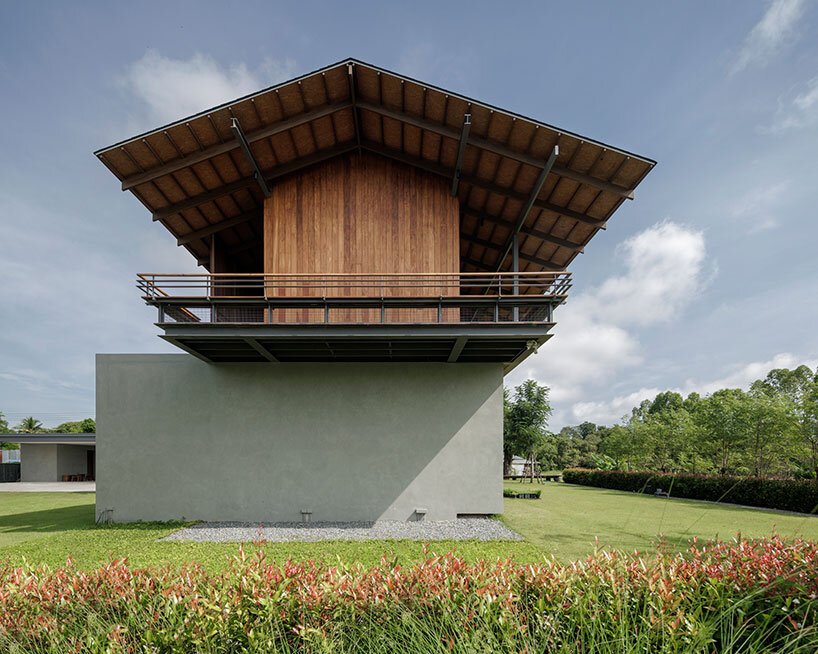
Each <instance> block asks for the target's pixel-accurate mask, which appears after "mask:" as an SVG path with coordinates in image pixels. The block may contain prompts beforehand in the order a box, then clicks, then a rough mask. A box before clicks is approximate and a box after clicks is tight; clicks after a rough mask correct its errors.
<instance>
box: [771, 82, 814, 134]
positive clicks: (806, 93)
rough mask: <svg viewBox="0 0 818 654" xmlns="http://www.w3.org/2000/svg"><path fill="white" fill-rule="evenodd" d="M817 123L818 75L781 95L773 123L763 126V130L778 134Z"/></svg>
mask: <svg viewBox="0 0 818 654" xmlns="http://www.w3.org/2000/svg"><path fill="white" fill-rule="evenodd" d="M816 124H818V76H816V77H813V78H812V79H811V80H809V81H807V82H806V84H803V85H801V86H796V87H795V88H793V89H792V90H790V91H789V92H788V93H786V94H784V95H783V96H781V97H780V98H779V99H778V109H777V110H776V112H775V116H774V117H773V122H772V125H770V126H769V127H764V128H761V131H762V132H767V133H772V134H778V133H781V132H785V131H789V130H796V129H802V128H805V127H811V126H813V125H816Z"/></svg>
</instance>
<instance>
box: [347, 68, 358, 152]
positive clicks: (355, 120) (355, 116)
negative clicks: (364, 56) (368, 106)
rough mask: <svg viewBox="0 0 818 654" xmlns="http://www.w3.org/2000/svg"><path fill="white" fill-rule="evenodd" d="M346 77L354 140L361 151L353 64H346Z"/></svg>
mask: <svg viewBox="0 0 818 654" xmlns="http://www.w3.org/2000/svg"><path fill="white" fill-rule="evenodd" d="M347 77H348V79H349V103H350V106H351V107H352V121H353V124H354V127H355V140H356V142H357V143H358V153H359V154H360V152H361V116H360V114H359V113H358V103H357V101H356V97H355V64H353V63H348V64H347Z"/></svg>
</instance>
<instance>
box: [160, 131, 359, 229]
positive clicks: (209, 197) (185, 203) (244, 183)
mask: <svg viewBox="0 0 818 654" xmlns="http://www.w3.org/2000/svg"><path fill="white" fill-rule="evenodd" d="M355 148H356V145H355V144H354V143H352V144H350V143H339V144H338V145H335V146H333V147H331V148H327V149H326V150H319V151H318V152H315V153H314V154H311V155H309V156H306V157H302V158H299V159H296V160H295V161H292V162H290V163H288V164H284V165H282V166H276V167H275V168H272V169H271V170H269V171H265V172H263V173H262V174H263V176H264V179H265V180H267V181H268V182H269V181H271V180H274V179H278V178H279V177H283V176H284V175H289V174H290V173H294V172H296V171H298V170H301V169H302V168H307V167H308V166H312V165H314V164H316V163H320V162H321V161H325V160H326V159H331V158H332V157H335V156H338V155H339V154H343V153H345V152H349V151H350V150H354V149H355ZM255 183H256V180H255V178H253V177H245V178H243V179H240V180H238V181H236V182H233V183H231V184H225V185H224V186H220V187H218V188H215V189H212V190H210V191H206V192H205V193H201V194H199V195H196V196H194V197H192V198H188V199H186V200H182V201H181V202H177V203H176V204H172V205H170V206H169V207H164V208H162V209H159V210H158V211H155V212H154V213H153V219H154V220H165V219H166V218H168V217H169V216H173V215H174V214H177V213H179V212H180V211H184V210H185V209H192V208H193V207H197V206H199V205H200V204H204V203H205V202H212V201H213V200H215V199H217V198H220V197H223V196H225V195H230V194H231V193H233V192H235V191H238V190H240V189H243V188H247V187H248V186H252V185H253V184H255Z"/></svg>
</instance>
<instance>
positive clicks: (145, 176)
mask: <svg viewBox="0 0 818 654" xmlns="http://www.w3.org/2000/svg"><path fill="white" fill-rule="evenodd" d="M350 106H352V105H351V103H349V102H342V103H339V104H331V105H328V106H326V107H321V108H320V109H316V110H315V111H308V112H307V113H304V114H301V115H300V116H293V117H292V118H289V119H285V120H282V121H279V122H277V123H274V124H273V125H269V126H268V127H263V128H261V129H258V130H255V131H254V132H250V133H249V134H247V135H246V137H247V142H248V143H253V142H255V141H259V140H261V139H264V138H269V137H271V136H275V135H276V134H281V133H282V132H286V131H287V130H290V129H293V128H294V127H298V126H299V125H303V124H305V123H308V122H310V121H313V120H318V119H319V118H323V117H324V116H329V115H331V114H334V113H336V112H338V111H343V110H344V109H348V108H349V107H350ZM237 147H239V145H238V143H236V142H235V141H226V142H224V143H217V144H216V145H211V146H209V147H206V148H204V149H202V150H199V151H198V152H193V153H191V154H189V155H187V156H186V157H182V158H181V159H176V160H174V161H169V162H167V163H166V164H163V165H161V166H157V167H156V168H151V169H150V170H147V171H145V172H144V173H139V174H138V175H131V176H130V177H127V178H125V179H124V180H123V181H122V190H123V191H127V190H128V189H131V188H133V187H134V186H139V185H140V184H144V183H145V182H151V181H153V180H154V179H157V178H158V177H162V176H163V175H169V174H171V173H175V172H176V171H177V170H181V169H182V168H187V167H188V166H192V165H194V164H197V163H200V162H202V161H205V160H207V159H210V158H211V157H216V156H218V155H220V154H224V153H225V152H230V151H231V150H235V149H236V148H237Z"/></svg>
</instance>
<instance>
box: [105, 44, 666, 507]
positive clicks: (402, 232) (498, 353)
mask: <svg viewBox="0 0 818 654" xmlns="http://www.w3.org/2000/svg"><path fill="white" fill-rule="evenodd" d="M531 82H532V83H533V80H532V81H531ZM537 83H539V81H537ZM554 98H555V101H556V100H558V98H559V96H558V95H555V96H554ZM96 155H97V156H98V157H99V159H100V161H101V162H102V163H103V164H104V165H105V166H106V167H107V168H108V169H109V170H110V171H111V172H112V173H113V174H114V175H115V176H116V177H117V179H118V180H119V181H120V182H121V185H122V189H123V190H127V191H130V192H131V193H133V195H134V196H135V197H136V198H137V199H138V200H139V201H140V202H141V203H142V204H143V205H144V206H145V207H146V208H147V210H148V211H149V213H150V214H151V217H152V219H153V221H155V222H156V223H157V224H158V225H161V226H163V227H164V228H166V229H167V231H169V232H170V234H171V235H172V237H173V238H174V239H176V242H177V244H178V245H179V246H181V247H184V248H185V249H186V250H187V251H188V252H189V253H190V254H191V256H192V257H193V259H192V262H195V263H197V264H198V265H199V266H201V267H203V268H204V270H205V272H202V273H195V274H184V273H176V274H171V273H144V274H140V275H138V277H137V284H138V287H139V289H140V292H141V294H142V297H143V299H144V301H145V302H146V303H147V304H148V305H149V306H151V307H152V308H153V310H154V311H155V314H154V315H155V321H156V325H157V327H158V329H159V331H160V332H161V338H163V339H164V340H165V341H166V342H167V343H170V344H171V345H173V346H175V347H177V348H179V349H180V350H181V351H182V352H183V353H184V354H181V355H179V354H177V355H174V354H156V355H144V354H104V355H98V357H97V411H96V416H97V433H98V436H99V443H98V447H99V459H98V473H97V510H98V512H99V513H103V512H104V513H105V515H106V517H107V518H108V519H112V520H114V521H133V520H169V519H178V518H185V519H209V520H255V521H293V520H300V519H301V515H302V511H303V512H310V513H311V514H312V519H313V520H317V521H320V520H375V519H393V520H410V519H416V518H417V517H418V516H423V515H425V516H426V518H427V519H432V520H435V519H450V518H455V517H457V516H458V515H460V514H493V513H500V512H501V511H502V506H503V505H502V473H503V471H502V406H503V401H502V389H503V375H504V374H505V373H507V372H508V371H510V370H512V369H513V368H514V367H515V366H517V365H519V364H520V362H522V361H523V360H524V359H525V358H526V357H528V356H529V355H530V354H531V353H532V352H535V351H536V350H537V348H539V347H540V346H542V345H543V343H545V341H546V340H548V338H550V336H551V330H552V328H553V326H554V324H555V323H554V311H555V309H556V308H557V307H559V306H560V305H561V304H562V303H563V302H564V301H565V300H566V297H567V294H568V290H569V288H570V286H571V278H570V274H569V273H567V272H566V269H567V267H568V265H569V264H570V263H571V261H573V259H574V258H575V257H576V256H577V254H579V253H580V252H582V251H583V249H584V248H585V247H586V246H587V245H588V243H589V241H590V240H591V238H592V237H593V236H594V235H595V234H596V232H597V231H598V230H600V229H602V228H604V227H605V225H606V222H607V221H608V220H609V219H610V218H611V216H612V215H613V213H614V212H615V211H616V209H617V208H618V207H619V206H620V204H621V203H622V202H623V201H624V200H626V199H628V198H632V197H633V192H634V188H635V187H636V186H637V185H638V184H639V183H640V181H641V180H642V179H643V178H644V176H645V175H646V174H647V173H648V172H649V171H650V170H651V168H652V167H653V165H654V162H653V161H651V160H649V159H646V158H644V157H641V156H639V155H636V154H633V153H630V152H626V151H623V150H619V149H617V148H613V147H611V146H607V145H604V144H602V143H598V142H596V141H593V140H591V139H588V138H586V137H583V136H579V135H576V134H572V133H570V132H566V131H565V130H561V129H557V128H555V127H552V126H550V125H547V124H544V123H539V122H537V121H534V120H530V119H528V118H524V117H522V116H518V115H514V114H512V113H509V112H507V111H504V110H501V109H498V108H496V107H492V106H489V105H486V104H484V103H481V102H477V101H476V100H471V99H469V98H466V97H462V96H459V95H457V94H455V93H451V92H449V91H445V90H443V89H439V88H435V87H433V86H431V85H429V84H425V83H422V82H419V81H416V80H412V79H409V78H406V77H403V76H401V75H397V74H395V73H391V72H389V71H386V70H383V69H380V68H377V67H375V66H371V65H369V64H365V63H362V62H359V61H355V60H345V61H342V62H339V63H337V64H333V65H331V66H328V67H326V68H324V69H321V70H318V71H315V72H313V73H310V74H308V75H305V76H303V77H300V78H298V79H295V80H292V81H289V82H286V83H284V84H280V85H278V86H275V87H272V88H269V89H265V90H262V91H259V92H257V93H254V94H251V95H249V96H246V97H244V98H240V99H238V100H235V101H233V102H229V103H227V104H224V105H221V106H219V107H214V108H212V109H209V110H207V111H204V112H202V113H200V114H197V115H195V116H191V117H188V118H185V119H183V120H179V121H177V122H175V123H172V124H170V125H166V126H164V127H159V128H157V129H155V130H152V131H150V132H148V133H145V134H141V135H139V136H136V137H133V138H129V139H127V140H125V141H122V142H120V143H117V144H115V145H112V146H110V147H107V148H103V149H102V150H100V151H98V152H97V153H96ZM115 228H116V227H115V225H113V224H112V226H111V229H112V230H113V229H115ZM124 247H128V244H127V243H123V248H124Z"/></svg>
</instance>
